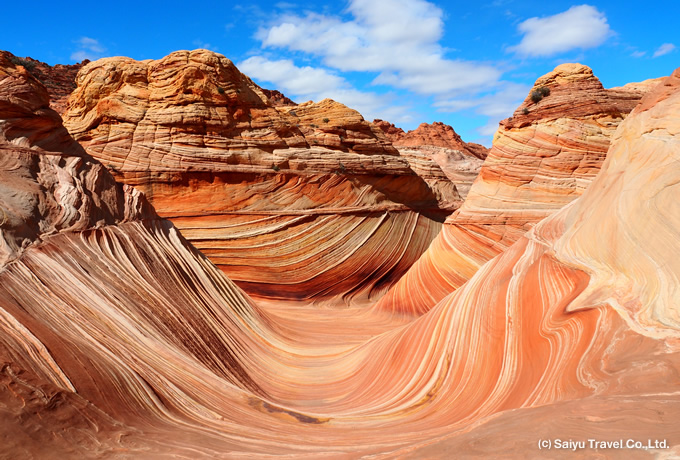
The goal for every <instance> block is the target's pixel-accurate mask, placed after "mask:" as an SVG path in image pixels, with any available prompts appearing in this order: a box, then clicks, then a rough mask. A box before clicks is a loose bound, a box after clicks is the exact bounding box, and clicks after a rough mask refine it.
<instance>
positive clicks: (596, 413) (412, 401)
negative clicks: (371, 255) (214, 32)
mask: <svg viewBox="0 0 680 460" xmlns="http://www.w3.org/2000/svg"><path fill="white" fill-rule="evenodd" d="M105 62H106V61H105ZM0 107H1V108H2V112H0V113H2V115H1V117H0V153H1V154H2V158H3V163H1V164H0V174H2V177H3V180H2V184H3V188H2V189H0V208H2V210H3V216H4V217H3V220H2V225H1V226H0V228H1V230H2V234H1V236H2V238H0V241H3V243H2V244H3V246H2V247H3V248H6V249H5V250H6V251H7V252H6V254H7V256H6V257H5V258H4V259H2V260H1V261H0V360H1V361H0V364H1V366H0V381H1V382H2V383H3V384H2V385H1V386H0V414H2V417H0V434H1V435H2V439H3V454H4V455H7V456H8V457H9V458H36V457H39V458H159V459H160V458H192V459H201V458H206V459H207V458H271V457H272V456H288V457H290V458H338V459H341V458H371V459H376V458H377V459H380V458H452V457H456V458H474V457H478V456H480V455H485V456H488V457H492V458H499V457H503V456H506V457H507V456H513V457H517V456H519V457H526V458H535V457H539V456H541V455H543V454H545V456H549V457H553V458H565V457H569V456H572V455H574V453H573V452H572V451H567V450H556V449H554V450H552V451H550V452H546V451H540V450H539V446H538V441H539V440H540V439H541V438H543V439H557V438H560V439H573V440H575V441H581V440H583V441H586V440H587V439H596V440H599V441H615V440H619V439H623V440H624V442H626V441H628V440H629V439H632V440H636V441H644V442H645V445H646V442H647V440H648V439H652V440H659V441H664V443H665V444H664V445H663V446H662V447H655V448H653V449H651V450H646V449H642V448H638V449H635V448H633V449H627V450H617V449H598V450H594V449H592V450H590V449H589V450H585V449H584V450H580V451H578V452H577V453H576V455H593V456H595V455H597V456H599V457H600V458H621V457H625V458H648V457H649V456H650V455H652V456H657V457H662V458H664V457H665V458H673V457H674V456H678V455H680V426H678V424H677V420H678V417H680V397H679V395H678V392H677V384H678V375H680V315H679V314H678V309H677V305H678V302H680V290H679V289H678V286H680V283H679V282H678V281H679V277H680V259H678V258H677V257H676V254H677V253H678V252H679V251H680V246H679V245H680V243H679V242H680V230H679V229H680V208H678V205H677V199H676V198H677V196H678V190H677V188H678V184H680V168H679V167H678V164H680V161H679V160H680V116H679V115H680V69H679V70H678V71H676V73H675V74H674V75H673V76H671V77H669V78H668V79H666V80H664V81H663V82H662V83H661V84H660V85H659V86H658V87H657V88H655V89H654V90H652V91H651V92H650V93H649V94H648V95H647V96H645V98H644V99H643V100H642V102H641V103H640V105H639V106H638V107H637V108H636V109H635V110H634V111H633V112H632V113H631V115H630V116H628V117H627V118H626V119H625V120H624V121H623V122H621V123H620V124H619V126H618V128H617V130H616V132H615V133H614V135H613V136H612V138H611V139H612V140H611V146H610V148H609V150H608V154H607V158H606V160H605V161H604V163H603V165H602V167H601V171H600V173H599V174H598V175H597V177H596V178H595V179H594V180H593V182H592V183H591V184H590V186H589V187H588V188H587V190H586V191H585V192H584V193H583V194H582V195H581V196H580V197H578V198H576V199H575V200H573V201H571V202H569V203H568V204H566V205H565V206H564V207H562V208H561V209H560V210H558V211H556V212H554V213H552V214H551V215H550V216H548V217H546V218H544V219H542V220H541V221H540V222H538V223H536V224H535V225H534V226H532V227H531V228H530V229H529V231H528V232H526V233H524V234H523V235H520V236H519V237H518V238H517V239H516V241H515V242H514V243H512V244H510V243H508V246H507V249H505V250H504V251H503V252H501V253H499V254H498V255H496V256H495V257H492V258H490V260H489V261H488V262H487V263H486V264H484V265H483V266H481V267H480V268H479V270H477V272H476V273H474V274H473V275H471V276H470V279H469V280H468V281H467V282H466V283H465V284H463V285H462V286H461V287H460V288H459V289H457V290H455V291H453V292H450V293H449V294H448V295H447V296H446V297H444V298H443V299H441V300H440V301H437V302H436V304H435V305H434V306H433V307H432V308H430V309H429V310H428V311H427V312H426V313H424V314H422V315H420V316H418V317H416V318H412V317H411V318H408V317H400V316H398V315H393V314H391V312H383V311H380V310H366V309H361V308H348V309H344V310H331V309H319V308H313V307H310V306H301V305H286V304H285V303H280V304H279V305H278V306H268V307H267V308H266V309H265V308H263V307H262V306H261V305H260V304H259V303H258V302H257V301H254V300H253V299H252V298H251V297H249V296H248V295H247V294H245V293H244V291H243V290H242V289H240V288H239V287H237V286H236V285H235V284H234V283H233V282H232V281H230V280H229V279H228V278H227V277H226V276H225V275H224V273H223V272H222V271H221V270H219V269H218V268H217V267H216V266H215V265H214V264H213V263H212V262H211V261H210V260H209V259H208V258H206V257H204V256H203V255H202V254H201V253H200V252H198V251H197V250H196V249H195V248H194V247H193V246H192V245H191V244H190V242H189V241H187V240H186V239H184V238H183V237H182V235H181V234H180V232H179V231H178V230H177V228H176V227H174V226H173V224H171V223H170V222H169V221H168V220H164V219H162V218H159V217H158V216H157V215H156V213H155V212H154V210H153V209H152V208H151V207H150V206H149V205H147V204H146V203H145V201H144V197H143V196H142V194H140V193H139V192H138V191H135V190H132V189H131V188H130V187H129V186H125V185H120V184H117V183H116V182H115V181H113V180H112V176H111V175H110V174H109V173H108V172H107V171H106V169H104V168H102V166H101V164H100V163H98V161H97V160H96V159H94V158H93V157H90V156H89V155H87V153H85V152H83V150H82V149H79V148H78V145H77V144H76V143H75V141H74V140H73V139H71V138H70V137H69V135H68V133H66V131H65V130H64V129H63V127H62V126H61V124H60V123H59V117H58V116H57V115H56V113H55V112H54V111H52V110H50V109H49V108H48V101H47V93H46V91H45V89H44V88H43V87H42V86H41V85H40V84H39V83H38V82H37V80H35V79H34V78H33V77H32V76H31V75H30V74H28V73H26V72H25V71H23V70H22V69H20V68H18V67H16V66H14V65H13V64H12V63H11V62H9V61H8V60H6V59H5V57H4V55H0ZM173 107H174V106H173ZM126 113H127V112H126ZM329 118H330V117H329ZM113 126H114V125H112V128H111V129H113ZM178 148H179V146H178ZM120 166H123V165H120ZM121 176H122V175H121V174H119V175H118V176H117V177H121ZM22 194H23V195H24V196H25V198H22V199H17V197H18V196H20V195H22ZM652 231H653V232H654V235H655V236H654V237H651V236H650V234H651V232H652ZM433 275H434V273H433ZM423 281H425V282H427V281H428V280H427V279H424V280H423ZM415 289H421V290H423V291H425V290H427V289H428V286H427V285H426V284H423V285H421V286H419V287H417V288H415ZM414 294H415V291H414ZM622 453H623V455H622Z"/></svg>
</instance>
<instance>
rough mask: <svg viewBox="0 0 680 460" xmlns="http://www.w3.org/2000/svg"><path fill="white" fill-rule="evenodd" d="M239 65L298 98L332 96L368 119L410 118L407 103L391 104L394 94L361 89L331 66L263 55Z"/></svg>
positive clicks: (397, 119) (258, 78)
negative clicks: (314, 65) (307, 63)
mask: <svg viewBox="0 0 680 460" xmlns="http://www.w3.org/2000/svg"><path fill="white" fill-rule="evenodd" d="M238 68H239V69H240V70H241V71H243V72H244V73H246V74H247V75H249V76H250V77H252V78H254V79H256V80H259V81H264V82H268V83H271V84H273V85H275V86H276V87H277V88H278V89H280V90H281V91H283V92H284V93H285V94H286V95H288V96H290V97H293V99H295V100H297V101H299V102H302V101H306V100H314V101H319V100H322V99H326V98H330V99H333V100H335V101H338V102H340V103H342V104H345V105H346V106H348V107H351V108H353V109H355V110H358V111H359V112H360V113H361V114H362V115H363V116H364V117H366V118H367V119H373V118H385V119H390V120H395V121H400V122H406V121H411V120H410V117H409V116H408V115H407V113H408V110H407V109H406V108H405V107H403V106H400V107H395V106H392V105H391V104H392V102H393V101H392V98H391V97H389V96H386V95H380V94H376V93H374V92H366V91H359V90H357V89H356V88H354V87H353V86H352V85H351V84H350V83H349V82H348V81H347V80H346V79H345V78H343V77H341V76H339V75H337V74H335V73H334V72H333V71H331V70H328V69H323V68H318V67H310V66H304V67H298V66H296V65H295V64H294V63H293V61H292V60H290V59H280V60H270V59H267V58H264V57H262V56H253V57H250V58H248V59H246V60H245V61H242V62H240V63H238Z"/></svg>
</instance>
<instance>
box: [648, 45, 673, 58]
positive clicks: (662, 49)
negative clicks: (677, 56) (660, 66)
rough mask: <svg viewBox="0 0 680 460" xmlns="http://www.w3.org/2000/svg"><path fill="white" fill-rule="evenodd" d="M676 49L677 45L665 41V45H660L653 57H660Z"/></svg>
mask: <svg viewBox="0 0 680 460" xmlns="http://www.w3.org/2000/svg"><path fill="white" fill-rule="evenodd" d="M673 50H675V45H674V44H672V43H664V44H663V45H661V46H659V48H658V49H657V50H656V51H654V55H653V56H652V57H659V56H663V55H664V54H668V53H670V52H672V51H673Z"/></svg>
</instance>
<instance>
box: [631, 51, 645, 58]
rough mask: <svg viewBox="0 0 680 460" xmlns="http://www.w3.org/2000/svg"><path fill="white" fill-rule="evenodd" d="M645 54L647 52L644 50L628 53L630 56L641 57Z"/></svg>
mask: <svg viewBox="0 0 680 460" xmlns="http://www.w3.org/2000/svg"><path fill="white" fill-rule="evenodd" d="M645 54H647V52H646V51H633V52H632V53H630V55H631V56H632V57H634V58H641V57H643V56H644V55H645Z"/></svg>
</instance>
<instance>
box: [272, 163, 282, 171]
mask: <svg viewBox="0 0 680 460" xmlns="http://www.w3.org/2000/svg"><path fill="white" fill-rule="evenodd" d="M272 169H273V170H274V171H276V172H279V170H280V169H281V168H279V166H278V165H275V164H272Z"/></svg>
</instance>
